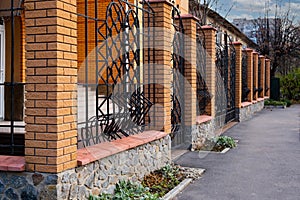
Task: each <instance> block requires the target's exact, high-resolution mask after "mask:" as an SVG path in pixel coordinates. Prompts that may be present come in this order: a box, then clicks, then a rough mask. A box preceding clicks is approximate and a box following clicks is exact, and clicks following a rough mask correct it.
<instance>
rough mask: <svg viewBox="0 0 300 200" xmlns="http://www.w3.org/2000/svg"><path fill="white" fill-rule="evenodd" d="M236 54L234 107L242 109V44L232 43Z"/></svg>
mask: <svg viewBox="0 0 300 200" xmlns="http://www.w3.org/2000/svg"><path fill="white" fill-rule="evenodd" d="M233 45H234V48H235V52H236V62H235V107H236V108H241V107H242V43H240V42H234V43H233Z"/></svg>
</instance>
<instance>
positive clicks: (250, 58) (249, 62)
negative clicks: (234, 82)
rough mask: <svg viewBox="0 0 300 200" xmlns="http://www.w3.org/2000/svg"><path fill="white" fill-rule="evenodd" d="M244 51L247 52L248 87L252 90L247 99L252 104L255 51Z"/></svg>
mask: <svg viewBox="0 0 300 200" xmlns="http://www.w3.org/2000/svg"><path fill="white" fill-rule="evenodd" d="M244 51H246V54H247V87H248V88H249V90H250V92H249V94H248V97H247V98H248V101H249V102H252V100H253V50H252V49H249V48H247V49H245V50H244Z"/></svg>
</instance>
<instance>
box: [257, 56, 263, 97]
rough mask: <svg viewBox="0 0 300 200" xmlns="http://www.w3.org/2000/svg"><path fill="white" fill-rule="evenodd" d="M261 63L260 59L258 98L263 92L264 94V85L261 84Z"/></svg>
mask: <svg viewBox="0 0 300 200" xmlns="http://www.w3.org/2000/svg"><path fill="white" fill-rule="evenodd" d="M261 67H262V66H261V61H260V59H258V72H257V74H258V75H257V78H258V88H257V92H258V96H259V97H260V96H261V95H262V92H263V85H262V82H261V78H262V77H261V76H262V74H261Z"/></svg>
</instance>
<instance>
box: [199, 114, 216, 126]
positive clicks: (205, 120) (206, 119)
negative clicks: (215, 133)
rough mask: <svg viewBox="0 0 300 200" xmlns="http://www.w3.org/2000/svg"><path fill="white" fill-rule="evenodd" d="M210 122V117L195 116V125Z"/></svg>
mask: <svg viewBox="0 0 300 200" xmlns="http://www.w3.org/2000/svg"><path fill="white" fill-rule="evenodd" d="M211 120H212V116H209V115H200V116H197V118H196V124H198V125H199V124H202V123H204V122H208V121H211Z"/></svg>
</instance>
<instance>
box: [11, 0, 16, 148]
mask: <svg viewBox="0 0 300 200" xmlns="http://www.w3.org/2000/svg"><path fill="white" fill-rule="evenodd" d="M10 3H11V16H10V17H11V60H10V62H11V63H10V64H11V66H10V82H11V83H12V84H11V102H10V125H11V127H10V132H11V141H10V142H11V154H14V148H13V146H14V98H15V95H14V92H15V90H14V89H15V88H14V87H15V86H14V85H13V83H14V82H15V81H14V75H15V72H14V65H15V56H14V51H15V23H14V22H15V21H14V11H13V6H14V0H11V1H10Z"/></svg>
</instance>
